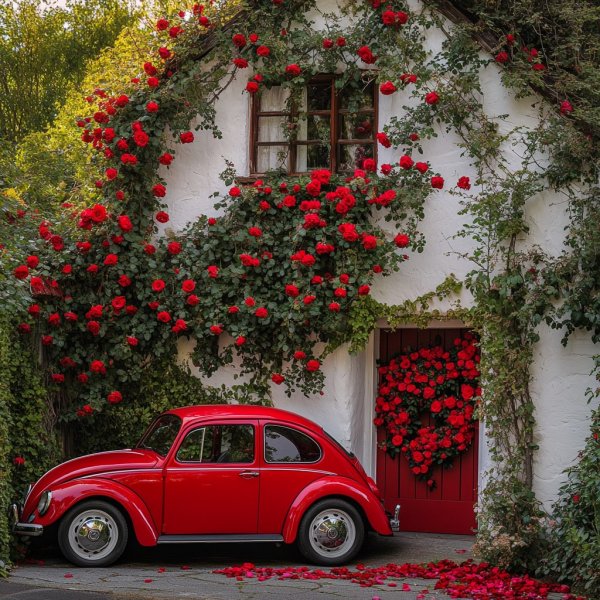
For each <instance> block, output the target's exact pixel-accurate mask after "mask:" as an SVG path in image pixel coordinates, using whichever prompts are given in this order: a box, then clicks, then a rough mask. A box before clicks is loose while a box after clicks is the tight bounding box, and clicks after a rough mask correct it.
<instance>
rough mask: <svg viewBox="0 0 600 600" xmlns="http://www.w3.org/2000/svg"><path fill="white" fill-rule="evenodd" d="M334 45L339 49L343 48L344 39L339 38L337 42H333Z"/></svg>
mask: <svg viewBox="0 0 600 600" xmlns="http://www.w3.org/2000/svg"><path fill="white" fill-rule="evenodd" d="M335 43H336V45H337V46H338V47H339V48H343V47H344V46H345V45H346V38H345V37H341V36H340V37H339V38H338V39H337V40H335Z"/></svg>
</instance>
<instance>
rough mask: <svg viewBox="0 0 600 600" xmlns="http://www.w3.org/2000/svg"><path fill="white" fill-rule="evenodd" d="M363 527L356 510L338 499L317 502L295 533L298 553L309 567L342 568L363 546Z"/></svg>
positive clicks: (308, 511) (307, 512)
mask: <svg viewBox="0 0 600 600" xmlns="http://www.w3.org/2000/svg"><path fill="white" fill-rule="evenodd" d="M364 538H365V526H364V524H363V520H362V518H361V516H360V514H359V512H358V510H356V508H355V507H354V506H353V505H352V504H350V503H349V502H346V501H345V500H338V499H325V500H321V501H320V502H317V503H316V504H314V505H313V506H311V508H309V509H308V510H307V511H306V514H305V515H304V517H303V518H302V522H301V523H300V528H299V530H298V549H299V550H300V552H301V553H302V555H303V556H304V557H305V558H306V559H307V560H309V561H310V562H312V563H316V564H318V565H324V566H335V565H343V564H345V563H347V562H349V561H350V560H352V558H354V557H355V556H356V554H357V553H358V552H359V550H360V549H361V547H362V545H363V541H364Z"/></svg>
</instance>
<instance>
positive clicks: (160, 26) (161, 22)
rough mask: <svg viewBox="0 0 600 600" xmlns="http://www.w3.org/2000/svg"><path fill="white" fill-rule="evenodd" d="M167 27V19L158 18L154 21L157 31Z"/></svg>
mask: <svg viewBox="0 0 600 600" xmlns="http://www.w3.org/2000/svg"><path fill="white" fill-rule="evenodd" d="M168 28H169V21H167V20H166V19H159V20H158V21H156V29H157V30H158V31H164V30H165V29H168Z"/></svg>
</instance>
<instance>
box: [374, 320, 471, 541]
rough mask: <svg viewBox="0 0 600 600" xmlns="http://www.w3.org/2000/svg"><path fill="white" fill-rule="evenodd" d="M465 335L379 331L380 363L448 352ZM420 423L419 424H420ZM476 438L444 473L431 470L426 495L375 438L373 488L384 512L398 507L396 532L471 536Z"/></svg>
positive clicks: (381, 434)
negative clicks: (409, 354) (420, 351)
mask: <svg viewBox="0 0 600 600" xmlns="http://www.w3.org/2000/svg"><path fill="white" fill-rule="evenodd" d="M465 331H467V330H466V329H401V330H396V331H389V330H382V331H381V336H380V354H379V357H380V361H381V362H382V363H385V362H387V361H389V360H390V359H391V358H393V357H394V356H396V355H397V354H400V353H403V352H406V351H407V350H409V349H410V350H415V349H417V348H421V347H423V346H436V345H441V346H442V347H444V348H450V347H451V345H452V343H453V341H454V339H455V338H456V337H458V336H460V335H461V334H462V333H464V332H465ZM425 423H426V421H424V424H425ZM477 433H478V432H476V434H475V439H474V442H473V444H472V445H471V447H470V448H469V450H468V451H466V452H464V453H463V454H461V455H460V456H458V457H456V458H455V459H454V461H453V463H452V466H451V467H450V468H441V467H436V469H435V470H434V471H433V472H432V473H431V478H432V479H434V480H435V482H436V486H435V487H434V488H433V489H430V488H429V486H428V485H427V482H426V481H421V480H420V479H418V478H417V477H415V475H414V474H413V473H412V472H411V470H410V466H409V464H408V461H407V460H406V459H405V458H404V457H403V456H397V457H396V458H392V457H391V456H390V454H388V453H387V452H384V451H383V450H382V449H380V448H379V442H381V441H383V440H384V439H385V431H384V430H383V428H379V430H378V432H377V442H378V448H377V486H378V487H379V489H380V490H381V492H382V494H383V498H384V502H385V507H386V509H387V510H388V511H391V512H393V509H394V506H395V505H396V504H400V506H401V510H400V529H401V530H402V531H423V532H430V533H454V534H472V533H473V530H474V529H475V528H476V521H475V503H476V502H477V478H478V465H477V455H478V447H479V443H478V442H479V440H478V434H477Z"/></svg>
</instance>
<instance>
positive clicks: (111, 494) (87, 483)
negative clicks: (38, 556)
mask: <svg viewBox="0 0 600 600" xmlns="http://www.w3.org/2000/svg"><path fill="white" fill-rule="evenodd" d="M51 491H52V502H51V503H50V507H49V508H48V511H47V512H46V513H45V514H44V515H43V516H39V515H38V514H37V510H36V511H35V512H36V519H35V522H36V523H39V524H40V525H43V526H44V528H46V527H47V526H49V525H52V523H55V522H56V521H58V519H60V518H61V517H62V516H63V515H64V514H65V513H66V512H67V511H68V510H69V509H70V508H71V507H73V506H74V505H75V504H78V503H79V502H81V501H83V500H86V499H87V498H92V497H99V498H106V499H108V500H113V501H114V502H116V503H117V504H119V506H121V507H122V508H123V510H125V511H126V512H127V514H128V515H129V518H130V520H131V523H132V524H133V530H134V533H135V536H136V538H137V540H138V542H139V543H140V544H141V545H142V546H155V545H156V541H157V539H158V536H159V532H158V529H157V527H156V525H155V523H154V521H153V520H152V516H151V515H150V511H149V510H148V507H147V506H146V504H145V503H144V501H143V500H142V499H141V498H140V497H139V496H138V495H137V494H136V493H135V492H133V491H132V490H131V489H129V488H128V487H126V486H124V485H122V484H120V483H118V482H116V481H111V480H108V479H102V478H101V477H86V478H85V479H74V480H72V481H67V482H65V483H62V484H60V485H58V486H56V487H53V488H51Z"/></svg>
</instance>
